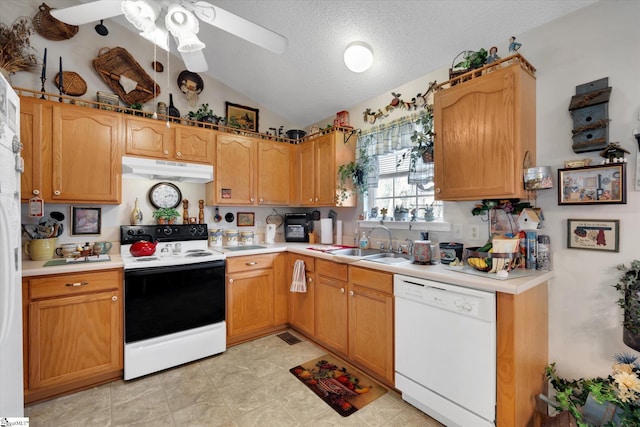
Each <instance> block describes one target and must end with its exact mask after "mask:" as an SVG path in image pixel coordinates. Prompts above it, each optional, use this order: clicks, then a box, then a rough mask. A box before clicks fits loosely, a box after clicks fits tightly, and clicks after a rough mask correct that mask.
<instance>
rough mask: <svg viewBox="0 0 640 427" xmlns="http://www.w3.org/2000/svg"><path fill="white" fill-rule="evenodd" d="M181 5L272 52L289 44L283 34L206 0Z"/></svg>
mask: <svg viewBox="0 0 640 427" xmlns="http://www.w3.org/2000/svg"><path fill="white" fill-rule="evenodd" d="M183 6H184V7H185V8H186V9H188V10H190V11H191V12H193V13H194V14H195V15H196V16H197V17H198V18H200V20H201V21H202V22H206V23H207V24H210V25H213V26H215V27H218V28H220V29H221V30H224V31H226V32H228V33H231V34H233V35H235V36H238V37H240V38H243V39H245V40H247V41H248V42H251V43H253V44H256V45H258V46H260V47H263V48H265V49H267V50H270V51H272V52H274V53H283V52H284V51H285V50H286V49H287V45H288V44H289V41H288V40H287V38H286V37H285V36H283V35H281V34H278V33H276V32H274V31H271V30H269V29H267V28H265V27H263V26H261V25H259V24H256V23H254V22H251V21H249V20H247V19H244V18H241V17H240V16H238V15H235V14H233V13H231V12H228V11H226V10H224V9H222V8H220V7H218V6H214V5H212V4H211V3H208V2H206V1H193V0H185V1H183Z"/></svg>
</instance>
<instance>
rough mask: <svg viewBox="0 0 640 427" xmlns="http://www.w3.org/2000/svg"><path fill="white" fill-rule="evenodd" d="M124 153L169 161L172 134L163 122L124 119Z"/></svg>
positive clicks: (131, 118) (132, 118)
mask: <svg viewBox="0 0 640 427" xmlns="http://www.w3.org/2000/svg"><path fill="white" fill-rule="evenodd" d="M125 128H126V136H125V153H126V154H134V155H138V156H145V157H153V158H158V159H169V158H171V157H172V155H173V153H172V150H173V148H172V147H171V139H172V138H171V137H172V132H171V129H170V128H167V125H166V123H165V122H164V121H158V120H152V119H138V118H134V117H127V118H125Z"/></svg>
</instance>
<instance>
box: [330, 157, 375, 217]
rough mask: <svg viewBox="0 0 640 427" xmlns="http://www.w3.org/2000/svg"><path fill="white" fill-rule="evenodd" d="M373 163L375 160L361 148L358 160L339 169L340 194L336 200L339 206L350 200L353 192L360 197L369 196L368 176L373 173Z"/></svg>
mask: <svg viewBox="0 0 640 427" xmlns="http://www.w3.org/2000/svg"><path fill="white" fill-rule="evenodd" d="M373 162H374V159H373V158H372V157H370V156H369V154H368V153H367V150H366V148H363V147H361V148H360V149H359V150H358V159H357V160H355V161H353V162H349V163H346V164H344V165H340V166H339V167H338V194H337V195H336V198H337V202H338V204H339V205H341V204H342V203H343V202H344V201H345V200H347V199H348V198H349V196H350V195H351V193H352V191H356V192H357V193H358V195H359V196H360V197H363V196H364V195H365V194H367V190H368V184H367V176H368V175H369V173H370V172H372V171H373V167H374V163H373ZM349 181H350V183H349Z"/></svg>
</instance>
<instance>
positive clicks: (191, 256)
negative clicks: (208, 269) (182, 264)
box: [185, 251, 211, 258]
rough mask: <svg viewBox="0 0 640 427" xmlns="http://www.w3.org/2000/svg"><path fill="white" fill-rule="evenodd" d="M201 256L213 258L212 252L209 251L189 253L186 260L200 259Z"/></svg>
mask: <svg viewBox="0 0 640 427" xmlns="http://www.w3.org/2000/svg"><path fill="white" fill-rule="evenodd" d="M199 256H211V252H209V251H194V252H187V253H186V254H185V257H186V258H193V257H199Z"/></svg>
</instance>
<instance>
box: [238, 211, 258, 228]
mask: <svg viewBox="0 0 640 427" xmlns="http://www.w3.org/2000/svg"><path fill="white" fill-rule="evenodd" d="M255 219H256V214H255V213H253V212H238V216H237V221H238V227H253V225H254V224H255Z"/></svg>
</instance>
